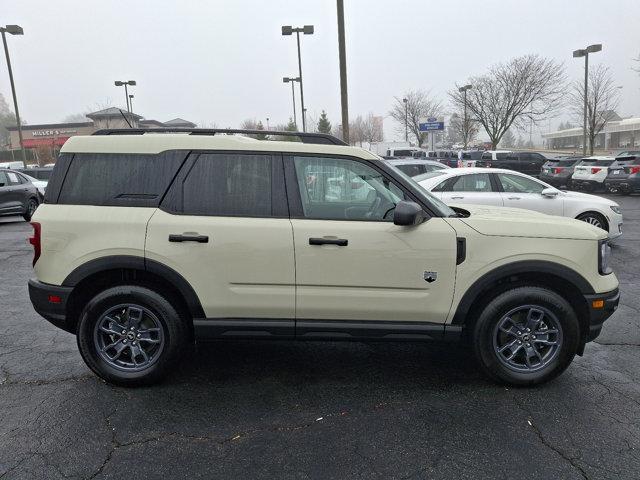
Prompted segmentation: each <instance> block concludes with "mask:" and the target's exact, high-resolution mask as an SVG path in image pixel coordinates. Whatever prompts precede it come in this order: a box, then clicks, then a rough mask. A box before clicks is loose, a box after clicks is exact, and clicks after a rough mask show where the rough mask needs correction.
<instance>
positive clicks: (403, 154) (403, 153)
mask: <svg viewBox="0 0 640 480" xmlns="http://www.w3.org/2000/svg"><path fill="white" fill-rule="evenodd" d="M411 153H412V150H394V151H393V156H394V157H410V156H411Z"/></svg>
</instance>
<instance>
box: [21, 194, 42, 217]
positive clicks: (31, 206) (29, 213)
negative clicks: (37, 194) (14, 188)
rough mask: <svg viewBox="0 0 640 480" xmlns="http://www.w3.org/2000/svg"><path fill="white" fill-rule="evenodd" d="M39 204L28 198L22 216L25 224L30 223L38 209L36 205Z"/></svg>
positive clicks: (34, 199) (35, 200)
mask: <svg viewBox="0 0 640 480" xmlns="http://www.w3.org/2000/svg"><path fill="white" fill-rule="evenodd" d="M39 204H40V203H39V202H38V199H37V198H30V199H29V200H28V201H27V205H26V206H25V211H24V213H23V214H22V218H24V221H25V222H30V221H31V217H33V214H34V213H35V211H36V208H38V205H39Z"/></svg>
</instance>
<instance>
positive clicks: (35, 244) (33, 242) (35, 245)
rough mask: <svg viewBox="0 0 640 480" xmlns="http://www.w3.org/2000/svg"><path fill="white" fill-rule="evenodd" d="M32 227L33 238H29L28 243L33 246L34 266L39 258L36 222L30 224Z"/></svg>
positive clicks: (37, 224)
mask: <svg viewBox="0 0 640 480" xmlns="http://www.w3.org/2000/svg"><path fill="white" fill-rule="evenodd" d="M31 226H32V227H33V237H29V243H30V244H31V245H33V265H35V264H36V262H37V261H38V259H39V258H40V231H41V228H40V224H39V223H38V222H31Z"/></svg>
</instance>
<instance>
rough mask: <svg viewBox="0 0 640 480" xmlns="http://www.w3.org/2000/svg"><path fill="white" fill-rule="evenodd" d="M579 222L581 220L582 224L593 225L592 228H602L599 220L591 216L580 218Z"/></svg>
mask: <svg viewBox="0 0 640 480" xmlns="http://www.w3.org/2000/svg"><path fill="white" fill-rule="evenodd" d="M580 220H582V221H583V222H587V223H589V224H591V225H593V226H594V227H598V228H603V226H602V222H601V221H600V219H599V218H598V217H595V216H592V215H587V216H585V217H581V218H580Z"/></svg>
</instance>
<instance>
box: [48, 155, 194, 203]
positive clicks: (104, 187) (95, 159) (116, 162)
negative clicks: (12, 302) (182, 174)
mask: <svg viewBox="0 0 640 480" xmlns="http://www.w3.org/2000/svg"><path fill="white" fill-rule="evenodd" d="M186 155H187V152H180V151H170V152H163V153H159V154H113V153H76V154H74V155H73V159H72V160H71V162H70V165H69V167H68V168H67V169H66V174H64V179H63V181H62V186H61V188H60V193H59V195H58V198H57V203H60V204H71V205H98V206H129V207H156V206H158V205H159V203H160V200H161V199H162V197H163V196H164V194H165V192H166V191H167V188H168V187H169V185H170V183H171V181H172V180H173V178H174V176H175V175H176V173H177V171H178V169H179V168H180V166H181V165H182V163H183V161H184V159H185V158H186ZM58 163H59V162H58ZM57 168H58V165H56V169H55V170H54V174H53V176H52V179H51V183H55V181H57V178H56V177H57V175H58V171H57ZM60 174H61V175H62V174H63V172H62V169H61V170H60ZM51 183H50V184H51ZM54 187H55V185H54ZM48 192H49V189H47V193H48ZM52 200H53V199H51V198H46V199H45V202H47V203H53V201H52Z"/></svg>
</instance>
